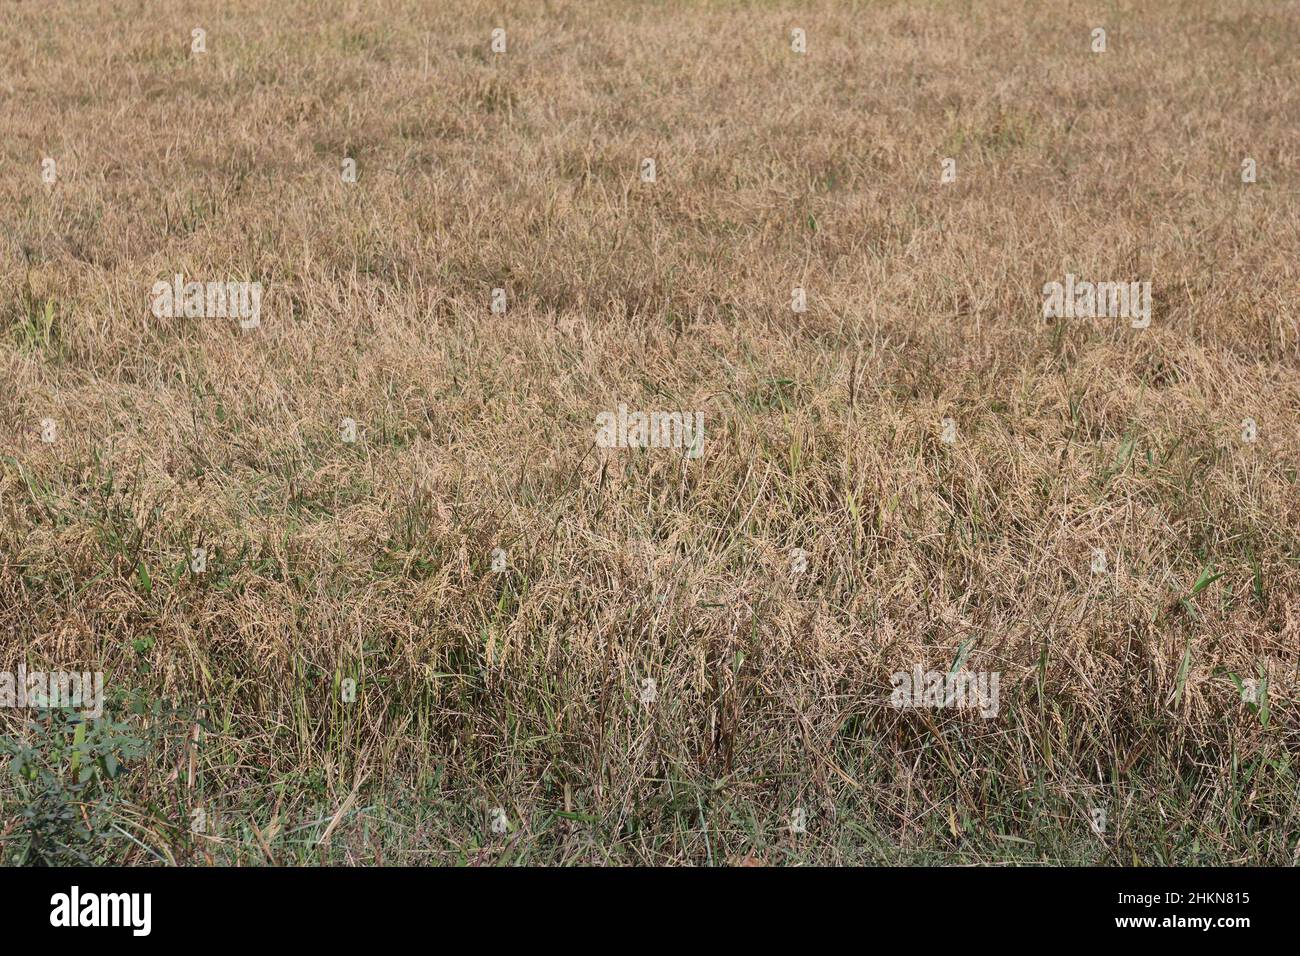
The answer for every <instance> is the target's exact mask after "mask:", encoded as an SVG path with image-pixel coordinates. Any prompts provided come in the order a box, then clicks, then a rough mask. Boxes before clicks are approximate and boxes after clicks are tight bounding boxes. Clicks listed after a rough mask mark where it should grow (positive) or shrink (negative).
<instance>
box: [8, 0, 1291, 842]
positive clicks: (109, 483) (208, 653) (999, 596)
mask: <svg viewBox="0 0 1300 956" xmlns="http://www.w3.org/2000/svg"><path fill="white" fill-rule="evenodd" d="M3 17H4V19H5V21H6V22H5V25H4V27H3V28H0V63H3V64H4V66H3V68H2V69H0V98H2V99H3V101H4V103H5V105H6V107H7V108H6V110H5V113H4V116H5V118H4V119H3V121H0V122H2V123H3V125H2V126H0V130H2V132H3V135H2V136H0V209H2V210H3V220H4V224H5V228H4V230H3V237H2V240H0V241H2V246H0V256H2V257H3V261H4V263H5V268H4V270H3V273H2V275H3V278H0V283H2V284H0V513H2V514H3V524H2V526H0V607H3V608H4V614H3V618H2V619H0V621H2V625H0V626H3V634H4V639H3V642H2V644H0V668H3V669H6V670H9V671H13V670H14V669H15V668H16V667H17V665H18V663H19V662H20V661H25V662H26V663H27V664H28V665H29V666H33V667H35V666H37V665H42V666H48V667H50V668H57V667H64V668H69V669H70V668H73V667H75V668H77V669H87V668H90V669H102V670H104V671H105V672H106V674H107V680H108V684H109V686H110V688H111V689H112V690H113V691H114V692H115V693H116V694H118V695H119V696H122V695H134V696H135V698H136V699H137V700H143V701H145V702H149V703H152V702H156V701H160V700H165V701H168V702H170V703H172V704H174V705H175V706H176V707H177V708H178V709H179V711H180V714H179V716H177V717H176V718H175V719H174V720H172V721H171V722H163V721H162V720H161V719H160V718H158V717H157V716H154V717H150V718H148V719H146V718H144V717H141V716H139V715H137V716H135V717H132V718H130V719H129V721H128V723H130V725H131V726H132V727H133V728H135V730H134V731H133V732H136V733H139V734H141V735H143V736H146V737H149V736H151V735H152V737H151V739H153V740H154V744H153V746H152V749H151V750H150V756H148V757H147V758H145V759H143V760H140V761H137V762H136V763H135V764H134V765H130V766H129V768H128V772H127V773H125V774H124V775H122V776H121V777H119V778H118V779H117V781H116V782H113V783H112V784H105V787H106V791H105V792H106V793H111V795H112V797H113V799H114V803H113V810H112V814H113V819H115V820H116V821H117V823H116V827H117V828H116V829H114V830H112V831H111V832H109V833H107V834H105V835H104V836H103V837H102V839H99V840H97V841H95V842H93V844H92V847H93V849H92V850H90V851H88V852H89V853H90V856H91V857H92V858H93V859H97V860H98V859H111V860H115V861H121V862H149V861H156V860H159V859H162V860H167V861H173V860H174V861H180V862H184V861H190V862H203V861H205V860H208V861H211V860H218V861H222V860H236V861H245V860H247V861H253V860H262V859H266V858H267V857H270V858H272V859H276V860H278V861H304V862H306V861H321V862H325V861H331V862H357V861H361V862H390V861H399V862H423V861H428V862H455V861H470V862H482V861H487V860H512V861H524V862H638V861H639V862H655V863H659V862H724V861H726V860H727V859H730V858H737V859H738V858H743V857H757V858H761V859H764V860H767V861H769V862H778V861H788V862H800V861H811V862H822V863H836V862H886V861H888V862H895V861H904V862H937V861H994V860H997V861H1008V860H1009V861H1047V862H1062V861H1063V862H1106V863H1121V864H1130V863H1134V862H1142V863H1167V862H1182V863H1193V864H1195V863H1203V862H1283V863H1289V862H1292V861H1293V860H1294V859H1295V856H1296V854H1297V853H1300V812H1298V811H1297V806H1298V804H1300V801H1298V800H1297V764H1296V757H1297V748H1298V746H1300V735H1298V730H1297V708H1296V703H1295V690H1296V687H1297V683H1298V682H1300V681H1298V679H1297V674H1298V673H1300V671H1298V668H1300V610H1298V608H1297V598H1298V597H1300V537H1298V536H1297V529H1298V528H1300V497H1298V494H1297V491H1298V489H1297V473H1298V470H1300V425H1298V424H1297V421H1298V419H1297V413H1298V412H1300V379H1298V378H1297V376H1296V372H1297V367H1298V365H1300V363H1298V361H1297V359H1298V358H1300V321H1298V319H1297V312H1296V300H1297V296H1296V291H1297V269H1296V260H1297V255H1298V254H1300V235H1298V234H1297V219H1296V216H1295V202H1294V197H1295V194H1296V189H1297V186H1298V185H1300V182H1298V179H1300V177H1298V176H1297V169H1296V166H1295V157H1294V155H1293V153H1294V150H1293V148H1292V147H1293V144H1294V132H1295V130H1296V128H1297V125H1298V124H1300V91H1298V90H1297V87H1296V84H1295V77H1296V76H1297V75H1300V62H1298V60H1300V55H1298V52H1297V51H1300V19H1298V17H1300V13H1298V8H1297V5H1296V4H1294V3H1276V4H1261V3H1258V2H1246V0H1223V2H1219V0H1215V2H1210V0H1204V2H1202V0H1197V2H1187V0H1142V2H1140V3H1139V2H1119V3H1100V2H1098V3H1078V4H1068V5H1067V4H1056V3H1048V2H1010V0H1007V2H992V3H971V4H967V3H959V2H936V3H921V2H918V3H857V4H835V3H830V2H815V3H809V4H789V5H786V4H768V3H729V2H728V3H721V2H719V3H689V2H678V3H670V4H667V5H660V4H655V5H650V4H637V3H632V2H617V0H602V2H599V3H579V2H549V3H546V4H535V3H523V2H518V3H486V2H479V3H446V4H443V3H438V4H422V3H415V2H397V0H385V2H377V3H359V2H326V3H304V2H298V0H291V2H283V3H275V4H263V3H256V2H252V0H239V2H233V3H223V4H208V3H181V2H176V0H167V2H163V3H160V4H151V5H147V6H146V5H141V6H138V7H133V6H131V5H125V4H123V5H101V7H100V8H98V9H97V10H96V11H95V12H94V13H90V12H87V11H86V10H85V8H84V6H83V5H78V4H71V3H66V2H63V3H55V4H39V5H37V4H16V5H14V4H10V5H8V6H7V9H6V11H5V13H4V14H3ZM196 26H198V27H202V28H204V29H205V30H206V31H207V47H208V50H207V52H206V53H205V54H202V55H193V54H191V52H190V49H189V46H190V39H189V38H190V31H191V29H192V28H194V27H196ZM498 26H502V27H505V28H506V30H507V42H508V48H507V52H506V53H505V54H504V55H495V54H493V53H492V52H491V51H490V49H489V41H490V33H491V30H492V29H493V28H494V27H498ZM1096 26H1104V27H1105V28H1106V29H1107V40H1108V49H1107V51H1106V52H1105V53H1104V54H1094V53H1092V52H1091V51H1090V39H1089V34H1090V31H1091V29H1092V28H1093V27H1096ZM795 27H799V28H802V29H804V30H806V31H807V37H808V52H807V54H806V55H798V54H795V53H793V52H792V51H791V47H790V31H791V30H792V29H793V28H795ZM44 157H51V158H53V159H55V161H56V163H57V175H58V179H57V182H56V184H55V185H53V186H52V187H47V186H46V185H45V184H43V183H42V181H41V175H40V174H41V161H42V159H43V158H44ZM345 157H353V158H355V159H356V161H357V165H358V172H359V181H358V182H357V183H355V184H347V183H344V182H342V181H341V177H340V164H341V162H342V161H343V159H344V158H345ZM643 157H653V158H654V159H655V160H656V164H657V181H656V182H654V183H653V184H647V183H643V182H641V181H640V179H639V175H638V173H639V166H640V163H641V160H642V158H643ZM944 157H953V158H955V159H956V161H957V169H958V176H957V181H956V183H955V184H949V185H941V184H940V181H939V178H940V162H941V160H942V159H943V158H944ZM1247 157H1250V158H1253V159H1255V160H1256V161H1257V164H1258V181H1257V182H1255V183H1253V184H1243V183H1242V181H1241V174H1240V170H1241V163H1242V161H1243V159H1244V158H1247ZM1067 272H1068V273H1073V274H1076V275H1079V276H1084V277H1088V278H1091V279H1094V280H1123V281H1128V280H1139V279H1143V280H1150V281H1151V283H1152V289H1153V297H1154V309H1153V316H1152V322H1151V325H1150V327H1149V328H1146V329H1133V328H1131V327H1129V323H1128V322H1127V321H1125V320H1123V319H1100V320H1086V319H1073V320H1054V321H1049V320H1045V319H1044V318H1043V314H1042V287H1043V284H1044V283H1045V282H1049V281H1052V280H1060V279H1062V277H1063V276H1064V275H1065V274H1066V273H1067ZM175 273H181V274H183V275H184V276H186V277H187V278H188V279H198V280H200V281H202V280H236V279H251V280H258V281H261V282H262V283H263V285H264V286H265V288H266V290H267V299H266V302H265V303H264V306H263V312H262V324H261V327H260V328H259V329H256V330H252V331H242V330H241V329H240V328H239V326H238V323H237V322H235V321H233V320H222V319H183V318H177V319H157V318H155V317H154V316H153V315H152V314H151V312H150V308H149V290H150V287H151V286H152V284H153V283H154V282H155V281H156V280H158V279H160V278H170V277H171V276H172V275H173V274H175ZM795 286H801V287H804V288H805V289H806V290H807V294H808V310H807V312H806V313H803V314H795V313H793V312H792V311H791V308H790V294H791V289H792V287H795ZM496 287H501V288H504V289H506V290H507V295H508V302H509V306H508V311H507V313H506V314H505V315H494V314H492V312H491V311H490V308H489V300H490V293H491V290H492V289H493V288H496ZM619 403H626V404H627V405H628V406H629V407H630V408H632V409H647V410H648V409H677V410H692V411H693V410H700V411H703V413H704V417H705V433H706V444H705V451H704V454H703V456H702V457H701V458H699V459H697V460H689V459H685V458H683V457H682V455H681V454H680V452H678V451H675V450H620V449H603V448H598V447H595V429H594V425H593V422H594V419H595V416H596V415H597V414H598V413H599V412H601V411H605V410H611V409H614V408H616V407H617V406H618V404H619ZM344 417H350V418H353V419H355V420H356V422H357V423H358V426H359V440H358V441H357V442H356V443H355V444H346V443H344V442H342V441H341V440H340V434H339V423H340V420H341V419H342V418H344ZM1247 417H1249V418H1253V419H1254V420H1255V421H1256V422H1257V423H1258V439H1257V440H1256V441H1255V442H1253V443H1250V442H1245V441H1243V440H1242V437H1241V436H1242V424H1241V423H1242V421H1243V419H1245V418H1247ZM45 418H49V419H53V420H55V421H56V422H57V426H58V432H57V440H56V441H54V442H53V443H45V442H43V441H42V440H41V436H40V425H39V423H40V422H41V420H42V419H45ZM944 418H951V419H953V420H954V422H955V423H956V428H957V440H956V442H955V443H953V444H947V443H945V442H943V441H942V440H941V437H940V436H941V425H940V422H941V420H942V419H944ZM196 545H203V546H205V547H207V548H208V549H209V550H210V552H211V557H210V559H209V566H208V570H207V572H206V573H205V574H202V575H198V574H192V573H190V572H189V571H188V570H187V567H186V562H187V560H188V557H189V554H190V549H191V548H192V547H194V546H196ZM496 547H500V548H503V549H505V550H507V551H508V554H509V564H510V569H509V571H508V572H506V573H504V574H494V573H493V572H492V571H491V570H490V557H489V554H490V552H491V551H492V549H493V548H496ZM794 548H802V549H805V550H806V551H807V552H808V569H807V571H806V572H805V573H803V574H794V573H792V571H791V567H790V557H789V553H790V551H791V549H794ZM1094 549H1101V550H1103V551H1104V552H1105V553H1106V555H1107V558H1108V570H1107V572H1106V573H1105V574H1100V575H1096V574H1093V573H1092V571H1091V569H1090V557H1091V555H1092V553H1093V550H1094ZM1207 569H1210V570H1208V571H1207ZM1211 571H1212V572H1213V573H1214V574H1217V573H1219V572H1222V575H1223V576H1222V577H1220V578H1218V579H1216V580H1214V581H1213V583H1211V584H1209V586H1208V587H1205V588H1204V589H1203V590H1201V591H1200V592H1199V593H1196V594H1195V595H1193V594H1192V592H1193V590H1194V585H1195V584H1196V582H1197V581H1198V579H1200V580H1206V579H1207V578H1204V577H1203V575H1208V574H1209V573H1210V572H1211ZM963 648H964V649H965V651H964V652H968V653H969V657H968V660H967V667H968V668H969V669H971V670H982V671H997V672H1000V673H1001V675H1002V685H1001V707H1000V713H999V714H998V716H997V717H996V718H994V719H990V720H984V719H981V718H980V717H979V716H977V715H972V714H971V713H970V712H968V711H952V710H934V711H930V710H903V711H900V710H896V709H894V708H891V707H890V706H888V704H887V699H888V695H889V691H890V681H889V676H890V674H891V673H893V672H896V671H910V670H911V669H912V667H913V666H914V665H917V664H920V665H922V666H923V667H924V668H926V669H929V668H936V669H945V668H947V667H948V666H949V665H951V664H952V662H953V661H954V659H955V658H956V657H957V656H958V654H959V651H961V650H962V649H963ZM1233 674H1236V675H1238V676H1240V677H1247V676H1253V677H1255V678H1259V677H1260V676H1261V675H1263V676H1265V677H1267V680H1268V688H1269V696H1268V704H1269V707H1268V713H1267V719H1265V715H1264V714H1263V713H1261V712H1260V709H1259V708H1251V707H1248V706H1247V705H1246V704H1245V703H1243V701H1242V700H1241V695H1240V693H1239V691H1238V688H1237V686H1236V685H1235V683H1234V680H1233V677H1232V675H1233ZM349 676H350V677H352V678H354V679H356V680H357V681H358V691H357V699H356V701H355V702H354V703H344V702H342V700H341V696H340V684H339V682H340V681H341V680H342V679H343V678H345V677H349ZM647 678H650V679H653V680H655V682H656V685H657V688H658V699H657V701H656V702H655V703H654V704H653V705H646V704H643V703H642V702H641V701H640V699H639V698H640V693H641V685H642V682H643V681H644V680H645V679H647ZM200 708H202V714H204V715H205V721H206V724H207V726H208V730H206V731H202V732H201V733H200V734H199V741H198V743H197V744H194V743H193V737H192V734H191V733H190V731H191V730H192V729H193V719H194V718H196V717H197V716H198V715H199V714H200ZM21 716H23V715H19V714H16V713H14V712H12V711H11V712H9V713H8V714H6V715H4V716H3V718H0V719H3V720H4V721H5V723H6V727H7V729H8V731H9V732H11V733H18V734H22V733H27V732H28V731H25V730H23V729H22V727H23V724H22V722H21V721H20V719H19V718H20V717H21ZM349 800H350V802H346V801H349ZM22 804H23V797H22V794H21V793H20V792H18V790H16V789H15V784H14V783H13V779H12V776H11V775H8V774H7V775H6V777H5V782H4V783H3V784H0V810H2V812H0V833H3V836H2V837H0V847H3V853H4V854H5V855H6V857H9V858H13V857H14V856H16V855H18V854H20V853H22V852H25V851H24V847H25V846H26V844H25V843H24V837H23V832H24V831H23V829H22V827H21V826H20V825H19V822H18V821H19V817H18V814H19V811H20V808H21V806H22ZM496 806H501V807H503V808H504V809H505V810H506V814H507V816H508V818H509V820H510V825H511V828H512V834H511V835H510V836H508V837H502V836H499V835H493V834H492V833H491V832H490V829H489V826H488V821H489V813H490V810H491V808H493V807H496ZM796 807H802V808H805V809H806V812H807V815H808V821H809V822H808V828H807V829H808V832H807V833H806V834H802V835H796V834H791V833H790V832H789V831H788V826H787V825H788V821H789V817H790V814H791V812H792V808H796ZM1098 807H1101V808H1104V809H1106V811H1107V814H1108V824H1107V827H1106V828H1105V832H1104V833H1103V834H1101V835H1098V834H1095V833H1093V832H1091V830H1090V827H1089V819H1090V814H1091V811H1092V810H1093V809H1094V808H1098ZM195 808H204V809H206V810H207V812H208V813H209V814H211V816H212V818H213V819H214V820H218V819H219V820H220V821H221V823H220V826H219V827H218V826H215V825H214V827H213V828H212V830H211V832H206V833H203V834H198V835H195V834H193V833H191V832H190V830H191V828H190V825H189V823H190V818H191V814H192V812H193V810H194V809H195ZM340 809H343V813H341V814H339V813H338V811H339V810H340ZM557 814H558V815H557ZM327 827H328V829H329V833H328V839H327V840H324V841H321V839H320V838H321V837H322V836H324V835H325V832H324V831H325V830H326V829H327ZM126 833H129V834H130V837H131V838H130V839H124V838H123V837H124V834H126Z"/></svg>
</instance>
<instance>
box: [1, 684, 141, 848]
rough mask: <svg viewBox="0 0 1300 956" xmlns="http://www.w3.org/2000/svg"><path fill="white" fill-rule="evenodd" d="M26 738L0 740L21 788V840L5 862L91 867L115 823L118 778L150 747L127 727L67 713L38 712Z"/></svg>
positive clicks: (14, 780) (18, 800)
mask: <svg viewBox="0 0 1300 956" xmlns="http://www.w3.org/2000/svg"><path fill="white" fill-rule="evenodd" d="M26 731H27V732H26V733H25V734H24V735H23V736H22V737H21V738H17V737H0V754H5V755H8V758H9V759H8V761H7V766H6V768H5V771H6V773H7V775H8V776H9V778H10V781H11V782H12V784H13V787H14V789H15V791H16V792H15V794H14V796H15V798H16V804H17V806H18V808H19V809H18V817H19V829H20V838H19V840H18V841H17V843H16V846H14V847H12V848H11V849H10V850H9V859H7V860H6V861H5V862H7V863H10V864H16V865H33V866H66V865H72V864H82V865H86V864H92V863H94V862H96V858H97V857H98V856H100V853H99V852H98V851H99V849H100V847H101V844H102V842H103V839H104V836H105V834H106V832H107V830H108V829H109V827H110V825H111V809H112V804H113V803H114V802H115V800H116V797H115V794H114V790H113V786H112V784H113V781H114V780H116V779H117V777H118V775H119V774H121V773H122V771H123V768H124V767H126V766H129V765H130V764H131V763H133V762H134V761H135V760H137V759H138V758H139V757H141V756H142V755H143V753H144V751H145V749H146V747H145V741H144V740H143V739H141V738H140V737H138V736H135V735H133V734H132V733H131V732H130V730H129V728H128V726H127V725H126V724H121V723H116V722H114V721H112V720H108V719H104V718H97V719H94V720H88V719H85V718H83V717H82V716H81V715H80V714H77V713H75V712H71V711H66V710H58V709H51V710H41V711H37V716H36V717H35V719H33V720H31V721H30V722H29V723H28V724H27V728H26Z"/></svg>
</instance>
